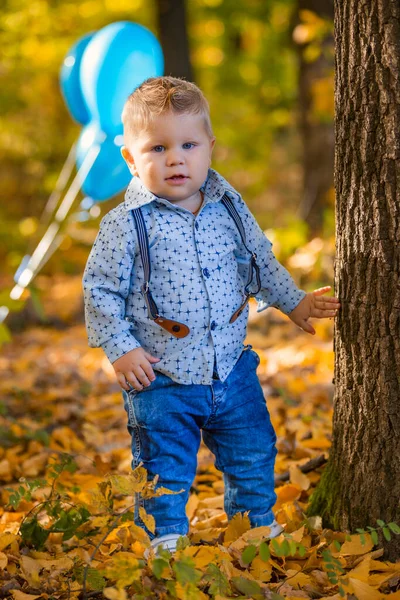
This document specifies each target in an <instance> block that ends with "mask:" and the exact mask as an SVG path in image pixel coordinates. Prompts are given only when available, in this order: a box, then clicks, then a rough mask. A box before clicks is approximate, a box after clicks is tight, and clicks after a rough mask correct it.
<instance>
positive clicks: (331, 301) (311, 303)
mask: <svg viewBox="0 0 400 600" xmlns="http://www.w3.org/2000/svg"><path fill="white" fill-rule="evenodd" d="M330 289H331V286H330V285H328V286H326V287H322V288H318V289H317V290H314V291H313V292H310V293H308V294H307V295H306V296H305V297H304V298H303V300H302V301H301V302H299V304H298V305H297V306H296V308H295V309H293V310H292V312H291V313H289V315H288V316H289V319H291V320H292V321H293V323H296V325H298V326H299V327H300V328H301V329H303V330H304V331H306V332H307V333H311V334H312V335H315V329H314V327H312V326H311V325H310V323H308V319H309V318H310V317H317V319H325V318H327V317H336V314H337V311H338V309H339V308H340V303H339V300H338V298H335V297H332V296H326V297H325V298H322V296H323V295H324V294H326V293H327V292H329V291H330Z"/></svg>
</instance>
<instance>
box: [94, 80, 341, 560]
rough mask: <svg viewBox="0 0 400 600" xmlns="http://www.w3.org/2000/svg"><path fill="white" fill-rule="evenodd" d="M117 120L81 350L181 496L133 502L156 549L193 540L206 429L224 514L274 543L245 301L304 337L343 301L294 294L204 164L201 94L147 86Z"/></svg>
mask: <svg viewBox="0 0 400 600" xmlns="http://www.w3.org/2000/svg"><path fill="white" fill-rule="evenodd" d="M122 120H123V124H124V141H125V147H124V148H123V150H122V153H123V156H124V158H125V161H126V162H127V164H128V166H129V169H130V171H131V173H132V175H133V176H134V177H133V179H132V181H131V183H130V184H129V187H128V189H127V192H126V195H125V201H124V202H123V203H121V204H120V205H119V206H117V207H116V208H114V209H113V210H111V211H110V212H109V213H108V214H107V215H106V216H105V217H104V218H103V220H102V222H101V226H100V231H99V234H98V236H97V238H96V241H95V243H94V245H93V248H92V251H91V253H90V256H89V259H88V262H87V265H86V269H85V274H84V279H83V283H84V297H85V315H86V324H87V330H88V337H89V344H90V346H92V347H98V346H101V347H102V348H103V350H104V351H105V353H106V355H107V356H108V358H109V360H110V361H111V363H112V365H113V367H114V370H115V373H116V377H117V380H118V382H119V384H120V386H121V388H122V389H123V390H124V391H123V395H124V405H125V409H126V411H127V413H128V429H129V431H130V434H131V436H132V455H133V460H132V466H133V467H135V466H137V465H138V464H139V463H143V466H144V467H145V468H146V469H147V471H148V475H149V478H153V477H154V476H155V475H159V480H158V484H159V485H162V486H164V487H167V488H169V489H171V490H175V491H180V493H179V494H177V495H163V496H161V497H159V498H152V499H146V500H143V499H141V500H140V502H141V503H142V505H143V506H144V508H145V509H146V511H147V512H148V513H149V514H151V515H153V516H154V517H155V521H156V532H155V535H153V534H151V533H150V532H148V533H149V535H150V537H151V539H152V545H153V547H156V546H157V545H159V544H161V543H162V544H163V545H164V546H165V547H168V548H169V549H171V550H174V549H175V547H176V541H177V539H178V537H179V536H180V535H185V534H187V532H188V519H187V517H186V514H185V505H186V502H187V500H188V494H189V490H190V486H191V484H192V481H193V479H194V476H195V472H196V455H197V451H198V448H199V444H200V439H201V431H202V435H203V440H204V442H205V444H206V445H207V446H208V448H210V450H211V451H212V452H213V453H214V455H215V459H216V460H215V464H216V466H217V468H218V469H220V470H221V471H222V472H223V477H224V484H225V496H224V499H225V511H226V513H227V515H228V518H232V516H233V515H234V514H236V513H237V512H244V511H249V518H250V522H251V525H252V527H258V526H262V525H266V526H270V528H271V530H270V536H271V537H273V536H275V535H277V534H278V533H280V531H281V527H280V526H279V525H278V524H277V523H276V521H275V520H274V515H273V512H272V507H273V505H274V503H275V500H276V495H275V492H274V460H275V455H276V449H275V441H276V436H275V433H274V430H273V427H272V425H271V421H270V417H269V413H268V409H267V407H266V403H265V399H264V396H263V392H262V389H261V386H260V384H259V381H258V378H257V375H256V369H257V366H258V364H259V358H258V356H257V354H256V353H255V352H254V351H253V350H252V349H251V347H250V346H244V345H243V341H244V339H245V336H246V326H247V318H248V304H247V300H248V297H249V295H250V294H251V293H254V294H255V296H256V298H257V300H258V311H261V310H264V309H265V308H267V307H269V306H274V307H276V308H279V309H280V310H281V311H282V312H284V313H285V314H287V315H288V316H289V317H290V319H291V320H292V321H293V322H294V323H296V325H298V326H299V327H301V328H302V329H304V330H305V331H307V332H309V333H312V334H313V333H315V331H314V329H313V327H312V326H311V324H310V323H309V322H308V319H309V317H331V316H335V314H336V312H337V309H338V307H339V303H338V300H337V299H336V298H332V297H323V296H324V294H326V292H327V291H328V290H330V287H325V288H321V289H319V290H315V291H314V292H313V293H308V294H306V293H305V292H304V291H301V290H299V289H298V288H297V287H296V285H295V284H294V282H293V280H292V278H291V276H290V275H289V273H288V272H287V271H286V270H285V269H284V268H283V267H282V266H281V265H280V264H279V262H278V261H277V260H276V258H275V256H274V254H273V253H272V250H271V243H270V242H269V241H268V239H267V238H266V237H265V235H264V233H263V232H262V231H261V229H260V227H259V226H258V224H257V222H256V220H255V219H254V217H253V215H252V214H251V213H250V211H249V209H248V208H247V206H246V204H245V203H244V201H243V200H242V198H241V196H240V194H239V193H238V192H237V191H236V190H235V189H234V188H233V187H232V186H231V185H229V183H228V182H227V181H226V180H225V179H224V178H223V177H222V176H221V175H219V174H218V173H217V172H215V171H214V170H212V169H211V168H210V165H211V154H212V150H213V147H214V143H215V138H214V136H213V133H212V127H211V122H210V116H209V108H208V104H207V101H206V99H205V98H204V96H203V94H202V92H201V91H200V90H199V88H198V87H197V86H195V85H194V84H193V83H189V82H187V81H184V80H181V79H176V78H173V77H156V78H150V79H148V80H146V81H145V82H144V83H143V84H142V85H141V86H140V87H138V88H137V89H136V90H135V91H134V92H133V94H132V95H131V96H130V97H129V99H128V101H127V103H126V105H125V108H124V111H123V116H122ZM232 206H233V208H232ZM138 209H140V210H138ZM138 213H140V214H138ZM146 248H147V252H148V255H147V254H146ZM181 490H183V491H181ZM137 509H138V507H136V522H137V524H139V525H140V526H141V527H144V528H145V526H144V523H143V522H142V521H141V520H140V518H139V516H138V510H137Z"/></svg>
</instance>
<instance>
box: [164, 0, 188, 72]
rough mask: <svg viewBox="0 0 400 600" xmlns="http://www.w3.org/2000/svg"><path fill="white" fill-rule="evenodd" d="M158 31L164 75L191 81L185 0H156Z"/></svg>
mask: <svg viewBox="0 0 400 600" xmlns="http://www.w3.org/2000/svg"><path fill="white" fill-rule="evenodd" d="M156 7H157V15H158V32H159V36H160V42H161V46H162V49H163V52H164V60H165V69H164V72H165V74H166V75H172V76H173V77H184V78H185V79H187V80H188V81H192V78H193V75H192V67H191V63H190V56H189V42H188V35H187V27H186V11H185V0H156Z"/></svg>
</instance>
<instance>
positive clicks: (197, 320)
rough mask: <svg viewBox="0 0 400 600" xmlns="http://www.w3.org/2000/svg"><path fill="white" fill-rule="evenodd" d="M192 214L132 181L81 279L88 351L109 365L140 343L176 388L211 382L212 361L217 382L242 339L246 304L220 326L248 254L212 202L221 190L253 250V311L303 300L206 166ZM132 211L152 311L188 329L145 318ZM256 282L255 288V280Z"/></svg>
mask: <svg viewBox="0 0 400 600" xmlns="http://www.w3.org/2000/svg"><path fill="white" fill-rule="evenodd" d="M201 190H202V191H203V193H204V202H203V205H202V207H201V209H200V211H199V213H198V214H197V215H194V214H193V213H192V212H191V211H189V210H187V209H185V208H182V207H179V206H177V205H174V204H173V203H171V202H169V201H168V200H165V199H164V198H159V197H157V196H155V195H154V194H152V193H151V192H150V191H148V190H147V189H146V188H145V187H144V186H143V184H142V183H141V181H140V179H138V178H136V177H134V178H133V179H132V181H131V183H130V184H129V187H128V189H127V191H126V195H125V201H124V202H122V203H121V204H119V205H118V206H117V207H116V208H114V209H113V210H111V211H110V212H109V213H108V214H107V215H105V217H104V218H103V219H102V221H101V225H100V231H99V233H98V235H97V238H96V240H95V242H94V245H93V248H92V250H91V252H90V255H89V258H88V261H87V265H86V269H85V273H84V277H83V288H84V300H85V318H86V327H87V332H88V338H89V345H90V346H91V347H99V346H101V347H102V348H103V350H104V351H105V353H106V355H107V356H108V358H109V360H110V361H111V362H114V361H115V360H117V358H120V357H121V356H123V355H124V354H125V353H127V352H129V351H130V350H133V349H134V348H137V347H139V346H142V347H143V348H144V349H145V350H146V351H147V352H149V353H150V354H152V355H153V356H155V357H157V358H160V359H161V360H160V362H158V363H156V364H155V365H154V368H155V369H156V370H157V371H160V372H161V373H164V374H165V375H168V376H169V377H171V378H172V379H173V380H174V381H176V382H178V383H182V384H203V385H210V384H211V382H212V375H213V368H214V359H215V364H216V366H217V370H218V374H219V377H220V379H221V381H225V379H226V378H227V376H228V375H229V373H230V372H231V370H232V369H233V367H234V365H235V363H236V361H237V360H238V358H239V356H240V354H241V352H242V350H243V342H244V339H245V337H246V328H247V319H248V312H249V309H248V305H247V306H246V309H245V310H244V311H243V312H242V314H241V315H240V317H239V318H238V319H237V320H236V321H235V322H234V323H229V320H230V318H231V316H232V314H233V313H234V312H235V311H236V310H237V309H238V308H239V306H240V305H241V303H242V301H243V298H244V286H245V283H246V279H247V269H248V263H249V259H250V255H249V253H248V252H247V251H246V249H245V248H244V246H243V243H242V240H241V237H240V234H239V231H238V229H237V227H236V225H235V223H234V221H233V219H232V217H231V216H230V215H229V214H228V211H227V209H226V208H225V207H224V206H223V204H222V202H220V200H221V198H222V197H223V195H224V193H226V194H227V195H228V196H229V197H230V198H231V199H232V200H233V202H234V205H235V207H236V209H237V211H238V213H239V215H240V217H241V219H242V223H243V226H244V228H245V231H246V245H247V247H248V248H249V249H251V250H252V251H253V252H255V253H256V254H257V264H258V265H259V267H260V276H261V283H262V287H261V290H260V292H259V293H258V294H257V297H256V299H257V301H258V309H257V310H258V312H260V311H261V310H264V309H266V308H268V307H269V306H274V307H276V308H279V309H280V310H281V311H282V312H284V313H286V314H288V313H290V312H291V311H292V310H293V309H294V308H295V307H296V306H297V304H298V303H299V302H300V301H301V300H302V298H303V297H304V296H305V292H304V291H302V290H299V289H298V288H297V287H296V285H295V283H294V281H293V279H292V277H291V276H290V275H289V273H288V272H287V270H286V269H285V268H284V267H283V266H282V265H281V264H280V263H279V262H278V261H277V259H276V258H275V256H274V254H273V252H272V250H271V242H270V241H269V240H268V239H267V237H266V236H265V234H264V233H263V232H262V230H261V229H260V227H259V225H258V224H257V221H256V220H255V218H254V216H253V215H252V214H251V212H250V211H249V209H248V207H247V206H246V204H245V202H244V201H243V200H242V198H241V196H240V194H239V193H238V192H237V191H236V190H235V189H234V188H233V187H232V186H231V185H229V183H228V182H227V181H226V180H225V179H224V178H223V177H222V176H221V175H219V174H218V173H217V172H216V171H214V170H212V169H209V172H208V176H207V179H206V181H205V182H204V184H203V186H202V187H201ZM137 207H141V209H142V213H143V216H144V220H145V223H146V228H147V232H148V237H149V247H150V260H151V281H150V290H151V293H152V296H153V298H154V300H155V301H156V303H157V306H158V311H159V314H160V315H162V316H163V317H165V318H167V319H173V320H175V321H179V322H181V323H184V324H185V325H187V326H188V327H189V329H190V333H189V335H188V336H187V337H184V338H180V339H177V338H175V337H174V336H172V335H171V334H169V333H168V332H167V331H165V330H164V329H163V328H161V327H160V326H159V325H157V323H155V322H154V321H152V320H151V319H149V318H148V313H147V309H146V304H145V301H144V298H143V295H142V293H141V291H140V286H141V285H142V284H143V283H144V273H143V266H142V261H141V257H140V253H139V247H138V242H137V234H136V228H135V225H134V220H133V216H132V209H134V208H137ZM254 283H255V282H254Z"/></svg>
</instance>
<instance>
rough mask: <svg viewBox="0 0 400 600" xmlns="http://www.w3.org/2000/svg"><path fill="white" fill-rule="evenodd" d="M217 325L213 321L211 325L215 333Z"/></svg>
mask: <svg viewBox="0 0 400 600" xmlns="http://www.w3.org/2000/svg"><path fill="white" fill-rule="evenodd" d="M216 326H217V324H216V322H215V321H211V325H210V329H212V330H213V331H214V329H215V328H216Z"/></svg>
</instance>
